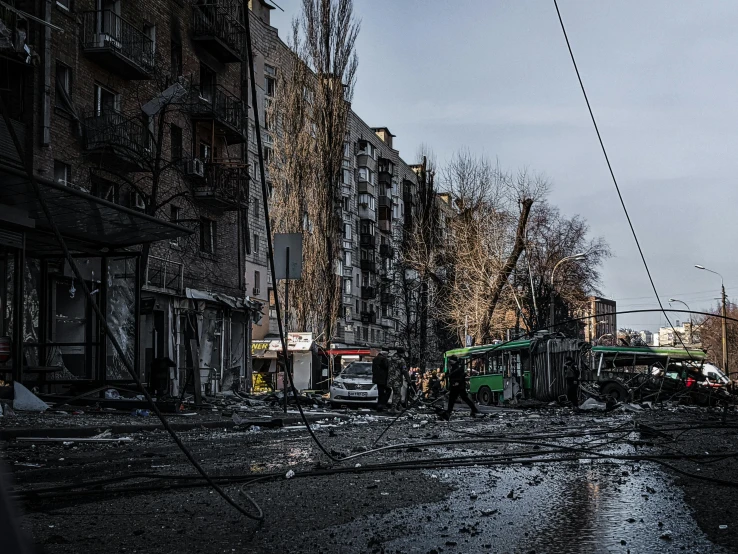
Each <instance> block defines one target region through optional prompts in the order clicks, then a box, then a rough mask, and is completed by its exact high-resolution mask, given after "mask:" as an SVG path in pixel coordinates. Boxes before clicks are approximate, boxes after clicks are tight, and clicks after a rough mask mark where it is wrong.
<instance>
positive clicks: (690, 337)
mask: <svg viewBox="0 0 738 554" xmlns="http://www.w3.org/2000/svg"><path fill="white" fill-rule="evenodd" d="M669 302H679V303H680V304H684V305H685V306H687V311H688V312H689V345H690V346H692V329H693V324H692V308H690V307H689V305H688V304H687V303H686V302H685V301H684V300H679V299H678V298H669Z"/></svg>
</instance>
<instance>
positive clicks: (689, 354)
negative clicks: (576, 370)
mask: <svg viewBox="0 0 738 554" xmlns="http://www.w3.org/2000/svg"><path fill="white" fill-rule="evenodd" d="M592 352H593V353H594V354H598V353H601V354H613V355H615V354H623V355H629V356H648V357H662V358H666V357H669V358H674V359H685V360H704V359H705V352H704V350H698V349H696V348H677V347H672V348H669V347H658V346H655V347H651V346H593V347H592Z"/></svg>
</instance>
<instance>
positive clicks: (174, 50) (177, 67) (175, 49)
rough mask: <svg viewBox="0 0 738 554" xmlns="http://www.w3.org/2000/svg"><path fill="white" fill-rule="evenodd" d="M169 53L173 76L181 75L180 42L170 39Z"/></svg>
mask: <svg viewBox="0 0 738 554" xmlns="http://www.w3.org/2000/svg"><path fill="white" fill-rule="evenodd" d="M170 48H171V53H170V64H171V68H170V69H171V72H172V76H173V77H179V76H180V75H182V43H181V42H179V41H178V40H174V39H172V41H171V44H170Z"/></svg>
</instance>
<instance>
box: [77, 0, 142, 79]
mask: <svg viewBox="0 0 738 554" xmlns="http://www.w3.org/2000/svg"><path fill="white" fill-rule="evenodd" d="M80 39H81V41H82V51H83V52H84V53H85V55H87V57H88V58H90V59H91V60H92V61H94V62H95V63H96V64H98V65H99V66H101V67H102V68H104V69H106V70H108V71H110V72H112V73H115V74H117V75H120V76H121V77H123V78H124V79H130V80H134V81H135V80H146V79H151V78H153V76H154V70H155V69H154V41H152V40H151V39H150V38H149V37H148V36H146V35H145V34H144V33H143V31H140V30H138V29H137V28H136V27H134V26H133V25H132V24H131V23H129V22H128V21H126V20H125V19H123V18H122V17H121V16H119V15H118V14H116V13H115V12H114V11H112V10H99V11H93V12H84V13H82V34H81V37H80Z"/></svg>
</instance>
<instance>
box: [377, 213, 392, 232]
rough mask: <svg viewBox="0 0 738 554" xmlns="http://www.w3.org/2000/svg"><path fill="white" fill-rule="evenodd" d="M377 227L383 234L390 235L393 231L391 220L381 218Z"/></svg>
mask: <svg viewBox="0 0 738 554" xmlns="http://www.w3.org/2000/svg"><path fill="white" fill-rule="evenodd" d="M380 214H381V212H380ZM377 227H379V230H380V231H382V232H385V233H390V232H391V231H392V220H391V219H390V218H382V217H380V218H379V224H378V225H377Z"/></svg>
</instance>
